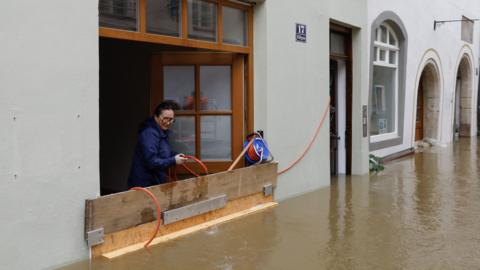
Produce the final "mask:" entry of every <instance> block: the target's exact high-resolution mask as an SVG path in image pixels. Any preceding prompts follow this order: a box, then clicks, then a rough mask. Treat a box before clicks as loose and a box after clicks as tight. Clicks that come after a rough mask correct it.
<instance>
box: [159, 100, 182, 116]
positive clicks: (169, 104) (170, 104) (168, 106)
mask: <svg viewBox="0 0 480 270" xmlns="http://www.w3.org/2000/svg"><path fill="white" fill-rule="evenodd" d="M179 108H180V107H179V106H178V104H177V102H175V101H174V100H165V101H162V103H160V104H158V106H157V107H156V108H155V112H154V114H155V115H156V116H157V117H158V116H160V114H162V112H163V111H166V110H172V111H176V110H178V109H179Z"/></svg>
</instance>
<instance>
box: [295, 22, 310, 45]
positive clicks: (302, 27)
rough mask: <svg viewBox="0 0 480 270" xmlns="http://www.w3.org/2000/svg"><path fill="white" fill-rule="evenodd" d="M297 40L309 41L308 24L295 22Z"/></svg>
mask: <svg viewBox="0 0 480 270" xmlns="http://www.w3.org/2000/svg"><path fill="white" fill-rule="evenodd" d="M295 40H296V41H298V42H307V25H306V24H301V23H296V24H295Z"/></svg>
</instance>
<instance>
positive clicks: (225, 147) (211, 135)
mask: <svg viewBox="0 0 480 270" xmlns="http://www.w3.org/2000/svg"><path fill="white" fill-rule="evenodd" d="M201 134H202V135H201V140H202V141H201V149H202V151H201V152H202V154H201V158H202V159H207V160H208V159H210V160H231V159H232V144H231V141H232V135H231V116H202V117H201Z"/></svg>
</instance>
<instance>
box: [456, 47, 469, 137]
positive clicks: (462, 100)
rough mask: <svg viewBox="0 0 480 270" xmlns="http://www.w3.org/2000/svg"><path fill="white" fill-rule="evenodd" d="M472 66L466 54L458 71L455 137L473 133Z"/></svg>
mask: <svg viewBox="0 0 480 270" xmlns="http://www.w3.org/2000/svg"><path fill="white" fill-rule="evenodd" d="M472 73H473V72H472V68H471V65H470V61H469V58H468V57H467V56H464V57H463V58H462V60H461V62H460V65H459V67H458V71H457V78H456V84H455V103H454V115H453V137H454V138H457V137H467V136H470V135H471V125H472V100H473V99H472V92H473V91H472V89H473V86H472V84H473V83H472V82H473V80H472V76H473V75H472Z"/></svg>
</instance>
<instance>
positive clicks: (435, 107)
mask: <svg viewBox="0 0 480 270" xmlns="http://www.w3.org/2000/svg"><path fill="white" fill-rule="evenodd" d="M440 98H441V91H440V79H439V73H438V69H437V66H436V63H435V62H434V61H432V60H430V61H428V62H427V64H426V65H425V67H424V69H423V71H422V74H421V76H420V81H419V83H418V92H417V111H416V120H415V141H422V140H424V139H426V140H429V141H437V140H439V137H440V136H439V124H440V119H439V116H440Z"/></svg>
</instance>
